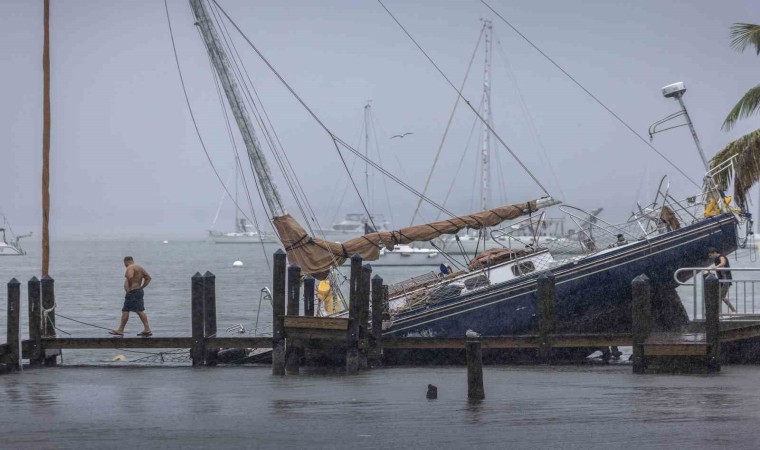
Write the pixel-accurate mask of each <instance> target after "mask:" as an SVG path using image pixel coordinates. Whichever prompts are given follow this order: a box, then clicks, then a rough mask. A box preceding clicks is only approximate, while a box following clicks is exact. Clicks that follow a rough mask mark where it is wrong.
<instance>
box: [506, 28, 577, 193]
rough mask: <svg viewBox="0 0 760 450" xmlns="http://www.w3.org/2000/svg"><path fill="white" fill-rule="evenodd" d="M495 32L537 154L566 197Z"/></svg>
mask: <svg viewBox="0 0 760 450" xmlns="http://www.w3.org/2000/svg"><path fill="white" fill-rule="evenodd" d="M494 34H496V47H497V48H498V49H499V52H500V53H501V57H502V58H503V59H504V62H505V65H506V66H507V71H508V72H509V74H510V75H511V77H512V81H514V83H515V91H516V92H517V97H518V99H519V100H520V106H522V109H523V111H524V113H525V117H527V119H528V125H529V126H530V130H531V132H532V134H533V137H534V138H535V139H536V142H537V143H538V149H539V150H540V153H539V155H540V156H543V159H544V161H546V164H547V165H548V166H549V171H550V173H551V174H552V177H553V178H554V182H555V183H557V189H559V193H560V195H562V198H566V196H565V192H564V191H563V190H562V185H560V183H559V178H558V177H557V173H556V172H555V170H554V165H552V162H551V159H549V156H548V153H547V151H546V146H544V141H543V140H542V139H541V135H540V134H539V133H538V128H536V124H535V119H534V118H533V115H532V114H531V113H530V109H529V108H528V104H527V102H526V101H525V98H524V97H523V94H522V90H521V89H520V83H519V82H518V81H517V74H515V72H514V70H513V69H512V64H510V62H509V58H507V52H505V51H504V47H502V46H501V38H500V36H499V35H498V33H496V32H494Z"/></svg>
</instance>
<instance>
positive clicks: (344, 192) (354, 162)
mask: <svg viewBox="0 0 760 450" xmlns="http://www.w3.org/2000/svg"><path fill="white" fill-rule="evenodd" d="M363 133H364V121H363V120H362V125H361V128H360V130H359V137H358V138H357V139H356V140H357V141H360V140H361V136H362V135H363ZM355 165H356V158H354V160H353V161H352V162H351V171H352V172H353V170H354V166H355ZM348 183H349V181H348V180H346V182H345V183H344V184H343V189H341V191H340V192H341V194H340V200H339V201H338V206H337V208H336V209H335V214H333V217H332V223H333V224H334V223H336V222H337V221H338V215H339V214H340V209H341V207H342V206H343V200H344V199H345V198H346V191H347V190H348V189H347V188H348ZM337 186H338V185H337V184H336V185H335V187H337ZM328 198H335V191H334V190H333V193H332V195H330V197H328Z"/></svg>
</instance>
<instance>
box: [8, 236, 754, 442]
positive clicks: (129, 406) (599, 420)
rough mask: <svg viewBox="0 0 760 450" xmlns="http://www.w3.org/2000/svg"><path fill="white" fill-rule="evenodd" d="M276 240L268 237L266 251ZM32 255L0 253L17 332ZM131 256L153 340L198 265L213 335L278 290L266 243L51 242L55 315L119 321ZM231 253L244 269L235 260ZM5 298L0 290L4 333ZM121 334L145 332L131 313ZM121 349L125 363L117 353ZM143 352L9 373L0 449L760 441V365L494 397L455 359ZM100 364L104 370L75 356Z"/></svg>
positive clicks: (601, 376) (494, 390) (501, 375)
mask: <svg viewBox="0 0 760 450" xmlns="http://www.w3.org/2000/svg"><path fill="white" fill-rule="evenodd" d="M275 249H276V247H275V246H269V247H267V250H266V254H267V257H271V253H272V252H273V251H274V250H275ZM28 250H29V251H30V255H28V256H25V257H20V258H0V280H2V281H3V282H7V281H8V280H10V278H11V277H17V278H18V279H19V280H20V281H21V282H22V300H23V301H22V304H23V305H24V307H23V308H22V312H23V314H22V328H24V329H25V328H26V323H27V319H26V313H25V312H26V281H28V279H29V278H30V277H31V276H32V275H39V272H38V270H39V269H38V265H39V256H38V251H37V247H36V246H32V245H29V246H28ZM127 254H130V255H132V256H134V257H135V258H136V260H137V261H138V262H140V263H141V264H144V265H145V267H146V268H147V269H148V270H149V271H150V272H151V274H152V275H153V278H154V281H153V283H152V284H151V286H150V287H149V288H148V289H146V308H147V312H148V314H149V316H150V318H151V321H152V325H153V328H154V332H155V333H156V335H157V336H161V335H164V336H171V335H189V334H190V277H191V276H192V275H193V274H194V273H195V272H196V271H200V272H204V271H206V270H210V271H211V272H213V273H214V274H216V276H217V310H218V322H219V329H220V330H224V329H225V328H226V327H228V326H233V325H236V324H238V323H242V324H243V325H244V326H245V327H246V329H248V330H249V331H252V330H253V324H254V323H255V320H256V312H257V308H258V303H259V294H258V292H259V290H260V289H261V288H262V287H264V286H271V275H270V273H269V271H268V269H267V266H266V263H265V261H264V259H263V257H262V250H261V248H260V247H257V246H227V245H213V244H208V243H205V242H170V243H169V244H162V243H160V241H158V242H147V241H130V242H127V241H96V242H56V243H54V245H53V261H52V265H51V274H52V275H53V276H54V278H55V279H56V294H57V301H58V309H57V312H58V314H59V316H60V315H65V316H69V317H72V318H77V319H79V320H82V321H85V322H89V323H93V324H97V325H100V326H103V327H107V328H112V327H115V326H116V325H117V320H118V316H119V314H120V309H121V304H122V301H123V290H122V282H123V273H124V268H123V265H122V262H121V261H122V258H123V257H124V256H125V255H127ZM236 259H242V260H243V261H244V262H245V263H246V266H245V268H244V269H233V268H232V262H233V261H234V260H236ZM732 264H734V261H733V260H732ZM734 265H736V264H734ZM377 272H378V273H380V275H381V276H383V277H384V278H385V279H386V281H388V282H393V281H396V280H398V279H400V278H402V277H406V276H408V275H409V270H407V269H403V268H402V269H398V268H383V269H381V270H378V271H377ZM5 295H6V294H5V289H3V290H2V293H0V333H2V334H0V336H4V335H5V307H6V298H5ZM683 296H684V295H683V294H682V297H683ZM685 302H686V299H685ZM687 309H689V308H688V307H687ZM259 320H260V322H259V330H258V332H259V333H262V332H263V333H266V332H268V331H269V330H270V323H271V308H270V305H269V304H268V303H267V302H264V303H262V311H261V317H260V319H259ZM58 325H59V326H60V327H61V328H62V329H64V330H66V331H68V332H69V333H72V335H74V336H103V335H105V330H101V329H96V328H92V327H89V326H86V325H82V324H78V323H75V322H71V321H67V320H64V319H62V318H60V317H59V319H58ZM25 331H26V330H25ZM127 331H128V332H129V333H130V334H131V333H136V332H138V331H140V324H139V321H138V320H137V318H136V317H133V318H132V319H131V321H130V323H129V325H128V327H127ZM24 334H26V332H25V333H24ZM3 340H4V339H3ZM118 353H122V354H124V355H126V357H127V361H125V362H120V363H111V362H110V361H111V359H112V358H113V357H114V356H115V355H116V354H118ZM144 356H145V355H144V354H138V353H131V352H127V351H114V350H104V351H99V352H95V351H66V352H65V358H64V366H63V367H58V368H52V369H38V370H26V371H24V372H23V373H20V374H9V375H3V376H0V405H2V406H3V407H2V408H0V448H106V447H116V448H123V447H130V448H135V447H136V448H164V447H167V448H225V447H232V446H235V447H240V448H294V449H295V448H298V449H300V448H384V449H387V448H474V449H477V448H602V447H603V448H633V447H636V448H673V447H678V448H719V447H727V446H730V447H732V448H755V447H756V442H760V440H759V439H760V429H758V427H756V424H757V423H758V419H760V417H758V416H760V394H759V393H758V391H757V389H756V386H757V385H758V384H759V383H760V369H758V368H756V367H741V366H728V367H724V369H723V372H721V373H720V374H719V375H714V376H662V375H647V376H634V375H632V374H631V368H630V366H627V365H617V366H598V365H594V366H567V367H540V366H529V367H491V366H487V367H485V370H484V378H485V390H486V399H485V400H484V401H482V402H479V403H469V402H468V401H467V399H466V374H465V369H464V368H462V367H430V368H393V369H379V370H373V371H370V372H365V373H361V374H359V375H357V376H352V377H348V376H344V375H339V374H331V375H329V374H308V375H300V376H288V377H273V376H272V375H271V374H270V369H269V368H268V367H218V368H189V367H146V366H143V365H139V364H135V363H134V362H132V361H135V360H137V359H139V358H141V357H144ZM103 363H108V364H109V367H81V366H80V365H82V364H85V365H93V364H103ZM428 383H432V384H435V385H437V386H438V392H439V398H438V399H437V400H433V401H430V400H427V399H425V392H426V387H427V384H428Z"/></svg>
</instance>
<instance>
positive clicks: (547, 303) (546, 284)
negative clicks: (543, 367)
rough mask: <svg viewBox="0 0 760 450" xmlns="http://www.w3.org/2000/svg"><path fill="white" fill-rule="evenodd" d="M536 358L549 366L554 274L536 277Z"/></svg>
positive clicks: (547, 273)
mask: <svg viewBox="0 0 760 450" xmlns="http://www.w3.org/2000/svg"><path fill="white" fill-rule="evenodd" d="M537 294H538V341H539V344H538V345H539V347H538V356H539V359H540V360H541V362H542V363H544V364H551V357H552V338H551V335H552V334H554V330H555V324H554V318H555V316H554V303H555V300H556V296H555V287H554V274H552V273H551V272H546V273H543V274H541V275H540V276H539V277H538V287H537Z"/></svg>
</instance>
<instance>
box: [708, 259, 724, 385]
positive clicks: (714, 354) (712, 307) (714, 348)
mask: <svg viewBox="0 0 760 450" xmlns="http://www.w3.org/2000/svg"><path fill="white" fill-rule="evenodd" d="M704 302H705V340H706V341H707V370H708V371H709V372H719V371H720V302H721V299H720V282H719V280H718V278H717V277H716V276H715V274H712V273H711V274H710V275H708V276H707V278H705V283H704Z"/></svg>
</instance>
